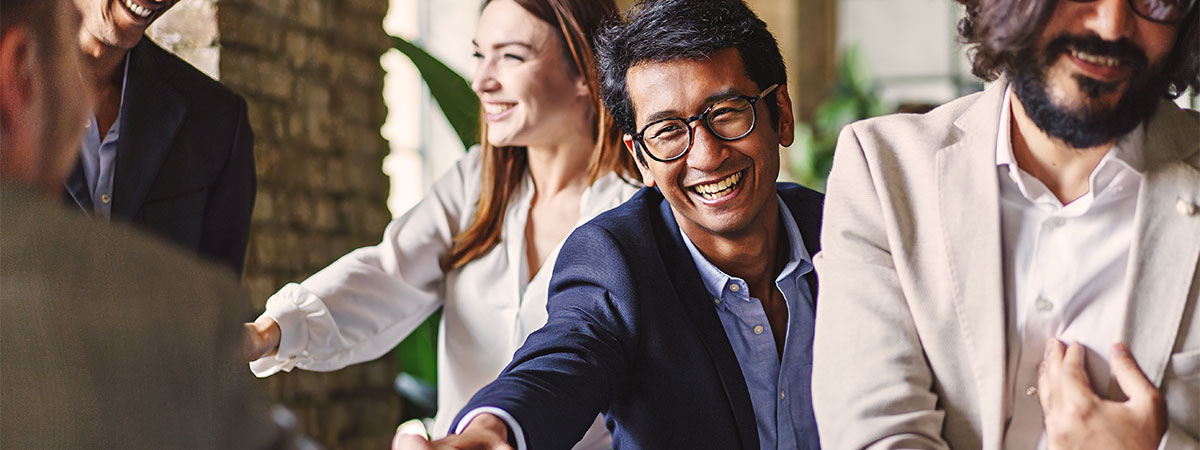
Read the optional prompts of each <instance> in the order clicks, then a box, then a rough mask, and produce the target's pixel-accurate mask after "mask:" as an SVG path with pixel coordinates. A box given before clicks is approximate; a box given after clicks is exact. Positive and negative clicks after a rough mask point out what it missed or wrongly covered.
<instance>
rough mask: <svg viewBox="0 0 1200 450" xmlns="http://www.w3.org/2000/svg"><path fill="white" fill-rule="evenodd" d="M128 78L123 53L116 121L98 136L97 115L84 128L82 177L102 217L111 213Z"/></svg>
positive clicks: (127, 62) (107, 216) (98, 213)
mask: <svg viewBox="0 0 1200 450" xmlns="http://www.w3.org/2000/svg"><path fill="white" fill-rule="evenodd" d="M128 80H129V55H128V54H126V55H125V72H124V74H123V75H122V77H121V104H120V105H119V106H118V107H117V120H114V121H113V124H112V128H109V129H108V133H107V134H105V135H104V139H103V140H101V139H100V124H99V123H98V122H97V121H96V115H95V114H92V115H91V116H90V117H89V119H88V124H87V127H86V128H85V129H84V130H83V141H82V143H81V144H80V145H81V146H82V147H83V148H82V151H81V152H80V161H81V162H82V163H83V176H84V178H85V179H87V186H88V192H89V193H90V194H91V196H92V208H93V209H92V212H93V213H94V214H95V215H96V216H97V217H100V218H102V219H104V220H108V219H109V217H110V216H111V215H112V201H113V198H112V196H113V175H114V174H115V173H116V169H117V138H119V137H120V136H121V109H122V108H123V107H124V106H125V82H126V81H128Z"/></svg>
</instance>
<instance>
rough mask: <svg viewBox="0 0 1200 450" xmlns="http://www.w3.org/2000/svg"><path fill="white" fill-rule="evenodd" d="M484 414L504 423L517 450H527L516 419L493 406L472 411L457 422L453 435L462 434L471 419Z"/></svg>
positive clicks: (523, 435)
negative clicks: (497, 418)
mask: <svg viewBox="0 0 1200 450" xmlns="http://www.w3.org/2000/svg"><path fill="white" fill-rule="evenodd" d="M484 413H487V414H491V415H493V416H496V417H499V418H500V420H503V421H504V424H505V425H508V431H509V433H510V434H511V435H512V436H513V437H514V438H515V439H514V440H515V441H517V450H528V448H529V447H526V446H525V432H524V431H521V424H519V423H517V419H515V418H513V416H512V414H509V413H508V411H505V410H503V409H500V408H497V407H495V406H480V407H478V408H475V409H472V410H471V411H470V412H468V413H467V414H466V415H464V416H463V418H462V420H460V421H458V427H456V428H455V429H454V434H462V432H463V430H465V429H466V428H467V425H468V424H470V423H471V420H472V419H474V418H475V417H477V416H479V415H480V414H484Z"/></svg>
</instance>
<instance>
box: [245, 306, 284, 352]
mask: <svg viewBox="0 0 1200 450" xmlns="http://www.w3.org/2000/svg"><path fill="white" fill-rule="evenodd" d="M278 350H279V324H277V323H275V320H274V319H271V318H270V317H266V316H263V317H259V318H258V320H255V321H254V322H253V323H250V322H247V323H244V324H242V359H244V360H246V362H250V361H254V360H256V359H258V358H262V357H264V356H270V355H274V354H275V352H276V351H278Z"/></svg>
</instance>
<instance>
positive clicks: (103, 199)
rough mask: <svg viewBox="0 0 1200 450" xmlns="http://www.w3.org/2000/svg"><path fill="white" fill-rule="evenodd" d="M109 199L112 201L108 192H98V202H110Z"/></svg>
mask: <svg viewBox="0 0 1200 450" xmlns="http://www.w3.org/2000/svg"><path fill="white" fill-rule="evenodd" d="M111 201H112V197H109V196H108V194H100V203H103V204H105V205H107V204H108V202H111Z"/></svg>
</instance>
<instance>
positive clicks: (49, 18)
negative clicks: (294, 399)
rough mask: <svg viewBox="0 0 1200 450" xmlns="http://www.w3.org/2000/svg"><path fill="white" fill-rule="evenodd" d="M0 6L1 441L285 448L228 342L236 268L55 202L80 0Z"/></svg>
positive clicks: (73, 80) (75, 140) (66, 163)
mask: <svg viewBox="0 0 1200 450" xmlns="http://www.w3.org/2000/svg"><path fill="white" fill-rule="evenodd" d="M3 9H4V14H3V16H0V135H2V136H3V140H2V141H0V229H2V230H3V232H2V233H0V280H2V281H0V355H3V361H2V363H0V380H3V383H0V411H3V420H0V445H3V447H4V448H6V449H8V448H12V449H33V448H52V449H59V448H71V449H114V448H120V449H146V450H150V449H155V450H157V449H164V448H173V449H211V450H218V449H220V450H224V449H260V448H268V447H270V448H293V444H295V442H293V441H292V438H291V437H290V436H288V435H285V434H282V433H280V431H281V430H280V427H279V426H277V425H276V424H273V423H272V420H271V416H269V415H268V411H267V407H266V405H265V404H264V403H263V402H262V400H261V398H260V397H259V396H258V395H257V393H256V392H254V390H253V388H252V387H251V385H250V381H249V380H248V379H247V377H246V376H245V375H244V374H243V372H244V370H245V369H244V368H243V367H244V366H242V365H241V364H240V363H239V362H238V361H237V360H236V359H235V358H232V357H231V356H232V355H234V354H236V349H237V348H238V345H239V338H240V336H241V335H240V333H239V332H238V327H239V322H240V319H241V317H245V316H244V311H243V310H241V309H239V308H238V307H237V306H238V305H241V306H242V307H243V308H244V307H245V306H246V305H247V302H246V296H245V293H244V292H242V291H241V290H240V289H239V288H238V285H237V283H236V282H235V281H234V280H233V278H232V277H231V276H229V275H228V274H227V273H225V271H223V270H219V269H217V268H216V266H214V265H212V264H203V263H199V262H197V261H195V258H194V257H193V256H191V255H188V254H185V253H184V252H182V251H180V250H178V249H176V248H169V247H167V246H164V245H163V244H160V243H158V242H157V241H156V240H154V239H151V238H149V237H148V236H146V235H144V234H143V233H142V232H140V231H137V230H132V229H129V228H127V227H125V226H123V225H112V226H110V225H109V224H104V223H95V222H93V221H89V220H87V219H85V218H83V217H80V216H79V214H77V213H74V212H72V211H70V210H68V208H66V207H64V206H63V205H62V204H61V202H60V201H59V197H60V196H61V195H62V182H63V179H64V178H65V177H66V175H67V173H68V171H69V170H70V168H71V165H72V164H73V163H74V162H75V160H76V158H77V157H78V152H79V134H80V131H81V128H80V126H79V124H80V123H82V122H83V119H84V118H85V117H87V111H88V108H89V107H90V104H89V101H90V95H89V94H88V92H87V91H86V90H85V89H83V86H82V85H81V84H80V79H79V75H78V74H79V72H80V69H81V66H80V62H81V61H80V54H79V47H78V46H77V45H76V42H77V41H76V40H75V39H76V36H77V35H78V33H79V20H80V14H79V10H78V9H77V8H76V7H75V5H73V4H72V3H71V2H69V1H68V0H4V4H3ZM114 266H116V267H122V268H123V269H124V270H113V269H112V268H113V267H114ZM213 298H231V299H237V300H240V302H213V301H212V299H213ZM181 310H183V311H186V318H185V319H183V320H180V314H179V311H181ZM164 325H166V326H164ZM164 330H165V331H164Z"/></svg>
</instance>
